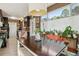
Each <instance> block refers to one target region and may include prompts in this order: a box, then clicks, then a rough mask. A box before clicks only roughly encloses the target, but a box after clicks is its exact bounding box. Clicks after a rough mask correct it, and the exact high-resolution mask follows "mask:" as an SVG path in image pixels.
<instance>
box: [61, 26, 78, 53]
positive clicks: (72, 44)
mask: <svg viewBox="0 0 79 59" xmlns="http://www.w3.org/2000/svg"><path fill="white" fill-rule="evenodd" d="M62 36H63V37H65V38H66V42H65V43H69V44H68V51H70V52H74V53H75V52H76V49H77V47H76V42H77V41H76V38H77V36H76V32H75V31H74V30H72V27H71V26H68V27H66V29H65V31H64V32H63V34H62Z"/></svg>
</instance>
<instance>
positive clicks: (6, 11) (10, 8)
mask: <svg viewBox="0 0 79 59" xmlns="http://www.w3.org/2000/svg"><path fill="white" fill-rule="evenodd" d="M0 9H2V13H3V16H12V17H13V16H15V17H22V16H24V15H27V4H26V3H0Z"/></svg>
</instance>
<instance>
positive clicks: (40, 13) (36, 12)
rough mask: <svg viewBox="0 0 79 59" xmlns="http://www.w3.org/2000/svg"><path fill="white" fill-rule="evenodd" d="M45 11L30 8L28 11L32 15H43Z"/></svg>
mask: <svg viewBox="0 0 79 59" xmlns="http://www.w3.org/2000/svg"><path fill="white" fill-rule="evenodd" d="M46 13H47V12H46V10H44V9H39V10H32V11H31V12H30V15H32V16H42V15H45V14H46Z"/></svg>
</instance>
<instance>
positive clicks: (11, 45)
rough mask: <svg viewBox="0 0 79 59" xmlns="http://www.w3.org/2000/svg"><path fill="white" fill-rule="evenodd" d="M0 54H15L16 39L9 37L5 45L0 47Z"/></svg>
mask: <svg viewBox="0 0 79 59" xmlns="http://www.w3.org/2000/svg"><path fill="white" fill-rule="evenodd" d="M0 56H17V40H16V39H15V38H10V39H8V41H7V47H5V48H0Z"/></svg>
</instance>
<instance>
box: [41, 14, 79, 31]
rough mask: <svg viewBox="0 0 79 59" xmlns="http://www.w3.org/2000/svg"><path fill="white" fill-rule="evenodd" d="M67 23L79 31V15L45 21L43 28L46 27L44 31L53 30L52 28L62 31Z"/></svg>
mask: <svg viewBox="0 0 79 59" xmlns="http://www.w3.org/2000/svg"><path fill="white" fill-rule="evenodd" d="M42 23H43V22H42ZM69 25H70V26H71V27H72V28H73V29H74V30H77V31H79V15H77V16H71V17H67V18H61V19H56V20H49V21H46V22H45V29H46V31H50V30H54V29H56V30H61V31H63V30H64V29H65V28H66V27H67V26H69ZM41 28H43V25H42V26H41Z"/></svg>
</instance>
